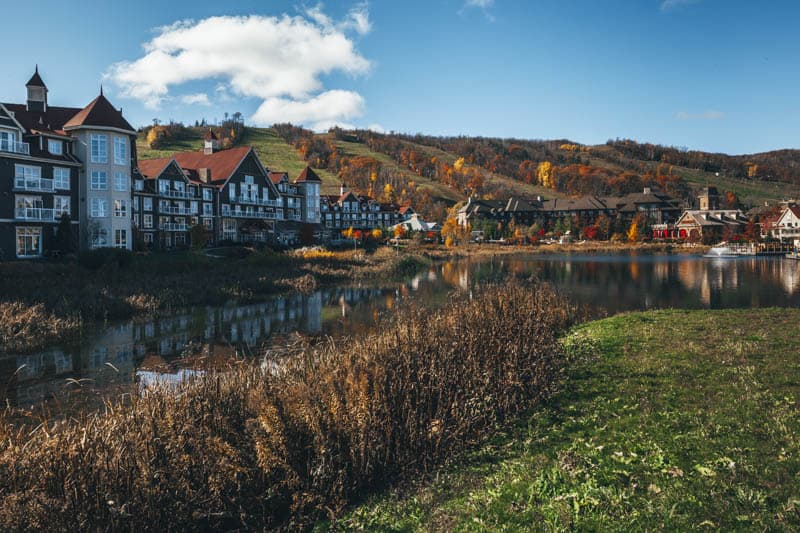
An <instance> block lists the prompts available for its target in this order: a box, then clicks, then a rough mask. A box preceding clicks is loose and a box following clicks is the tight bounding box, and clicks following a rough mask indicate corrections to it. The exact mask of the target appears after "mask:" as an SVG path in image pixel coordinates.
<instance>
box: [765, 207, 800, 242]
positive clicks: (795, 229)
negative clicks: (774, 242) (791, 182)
mask: <svg viewBox="0 0 800 533" xmlns="http://www.w3.org/2000/svg"><path fill="white" fill-rule="evenodd" d="M767 232H768V234H769V236H771V237H774V238H776V239H778V240H780V241H788V242H792V241H794V239H798V238H800V206H798V205H787V206H786V207H785V208H784V209H783V211H782V212H781V214H780V216H779V217H778V219H777V220H776V221H774V222H772V223H771V224H770V225H769V227H768V228H767Z"/></svg>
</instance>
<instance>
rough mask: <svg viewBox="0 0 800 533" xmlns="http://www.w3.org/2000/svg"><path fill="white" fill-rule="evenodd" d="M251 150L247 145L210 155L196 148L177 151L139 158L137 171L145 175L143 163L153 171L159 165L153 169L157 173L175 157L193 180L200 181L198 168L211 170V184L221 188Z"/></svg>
mask: <svg viewBox="0 0 800 533" xmlns="http://www.w3.org/2000/svg"><path fill="white" fill-rule="evenodd" d="M251 150H252V148H251V147H249V146H237V147H236V148H231V149H230V150H223V151H221V152H215V153H213V154H210V155H206V154H204V153H203V152H201V151H199V150H198V151H195V152H178V153H176V154H173V155H172V157H161V158H158V159H140V160H139V171H140V172H141V173H142V174H143V175H147V174H146V172H145V171H144V170H142V166H143V165H144V166H145V167H146V168H147V169H148V171H149V172H153V169H155V168H157V167H159V165H160V168H158V170H156V171H155V172H156V173H159V172H160V171H161V170H163V169H164V168H165V167H166V166H167V164H168V163H169V162H170V160H171V159H175V161H176V162H177V163H178V165H179V166H180V167H181V168H182V169H183V170H184V171H186V172H187V173H188V174H189V177H190V178H191V179H192V180H193V181H200V179H199V176H198V170H199V169H201V168H207V169H209V170H210V171H211V182H212V184H214V185H216V186H217V187H219V188H222V186H223V185H225V182H226V181H227V180H228V178H230V177H231V175H232V174H233V172H234V171H235V170H236V169H237V168H238V167H239V165H240V164H241V162H242V160H243V159H244V158H245V157H246V156H247V154H249V153H250V151H251Z"/></svg>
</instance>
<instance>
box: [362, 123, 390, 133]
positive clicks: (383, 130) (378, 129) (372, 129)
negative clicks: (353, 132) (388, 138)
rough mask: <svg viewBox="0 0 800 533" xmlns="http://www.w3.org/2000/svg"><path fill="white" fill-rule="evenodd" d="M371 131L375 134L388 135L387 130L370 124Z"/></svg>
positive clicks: (378, 125)
mask: <svg viewBox="0 0 800 533" xmlns="http://www.w3.org/2000/svg"><path fill="white" fill-rule="evenodd" d="M367 129H368V130H369V131H374V132H375V133H386V128H384V127H383V126H381V125H380V124H370V125H369V126H367Z"/></svg>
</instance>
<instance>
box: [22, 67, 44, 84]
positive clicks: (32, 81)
mask: <svg viewBox="0 0 800 533" xmlns="http://www.w3.org/2000/svg"><path fill="white" fill-rule="evenodd" d="M25 87H44V88H45V89H47V85H45V84H44V80H42V77H41V76H39V65H36V70H35V71H34V73H33V76H31V79H29V80H28V83H26V84H25Z"/></svg>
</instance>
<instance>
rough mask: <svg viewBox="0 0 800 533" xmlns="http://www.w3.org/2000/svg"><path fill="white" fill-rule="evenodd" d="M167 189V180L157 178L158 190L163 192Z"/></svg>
mask: <svg viewBox="0 0 800 533" xmlns="http://www.w3.org/2000/svg"><path fill="white" fill-rule="evenodd" d="M168 190H169V182H168V181H167V180H158V192H160V193H165V192H167V191H168Z"/></svg>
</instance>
